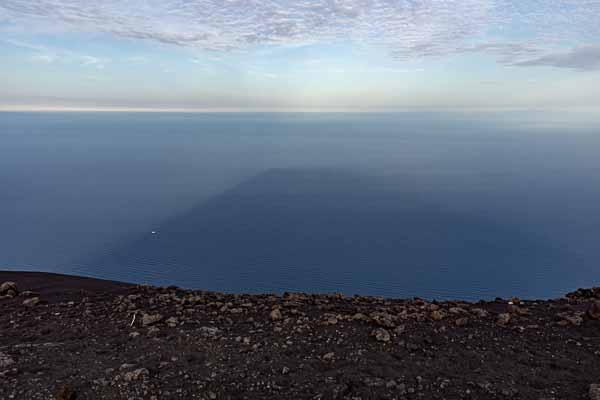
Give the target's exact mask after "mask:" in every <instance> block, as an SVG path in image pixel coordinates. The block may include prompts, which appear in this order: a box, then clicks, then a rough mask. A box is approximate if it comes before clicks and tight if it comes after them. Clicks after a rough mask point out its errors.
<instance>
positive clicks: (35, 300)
mask: <svg viewBox="0 0 600 400" xmlns="http://www.w3.org/2000/svg"><path fill="white" fill-rule="evenodd" d="M39 303H40V298H39V297H32V298H30V299H25V300H23V305H24V306H27V307H34V306H36V305H38V304H39Z"/></svg>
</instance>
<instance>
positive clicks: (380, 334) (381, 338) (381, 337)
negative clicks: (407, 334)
mask: <svg viewBox="0 0 600 400" xmlns="http://www.w3.org/2000/svg"><path fill="white" fill-rule="evenodd" d="M371 336H373V337H374V338H375V340H377V341H378V342H389V341H390V340H391V337H390V333H389V332H388V331H387V330H385V329H383V328H379V329H375V330H374V331H373V332H371Z"/></svg>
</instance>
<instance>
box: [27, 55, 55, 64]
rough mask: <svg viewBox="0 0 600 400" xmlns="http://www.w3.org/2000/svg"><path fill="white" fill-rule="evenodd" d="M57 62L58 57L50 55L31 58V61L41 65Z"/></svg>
mask: <svg viewBox="0 0 600 400" xmlns="http://www.w3.org/2000/svg"><path fill="white" fill-rule="evenodd" d="M56 60H57V57H56V56H54V55H50V54H35V55H33V56H31V61H33V62H35V63H41V64H52V63H53V62H54V61H56Z"/></svg>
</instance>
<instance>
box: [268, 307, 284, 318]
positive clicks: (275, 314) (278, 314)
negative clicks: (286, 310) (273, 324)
mask: <svg viewBox="0 0 600 400" xmlns="http://www.w3.org/2000/svg"><path fill="white" fill-rule="evenodd" d="M282 318H283V316H282V315H281V311H279V308H275V309H274V310H273V311H271V319H272V320H273V321H279V320H280V319H282Z"/></svg>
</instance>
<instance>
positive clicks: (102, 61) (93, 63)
mask: <svg viewBox="0 0 600 400" xmlns="http://www.w3.org/2000/svg"><path fill="white" fill-rule="evenodd" d="M80 60H81V65H83V66H90V67H95V68H97V69H104V67H105V66H106V64H107V63H108V62H109V60H108V59H106V58H98V57H94V56H81V57H80Z"/></svg>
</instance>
